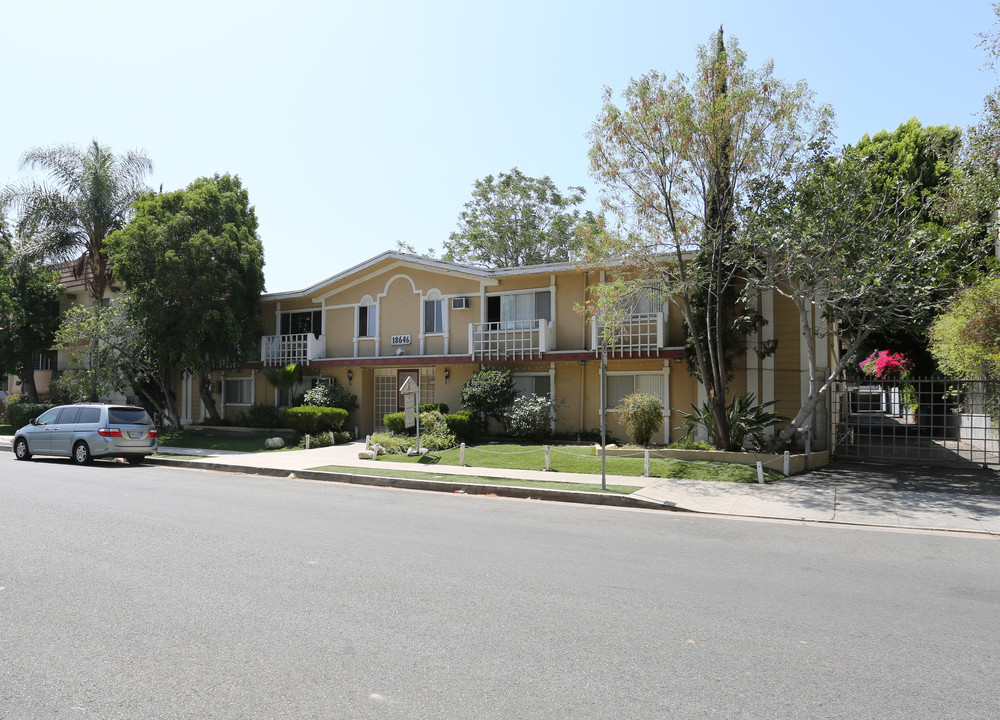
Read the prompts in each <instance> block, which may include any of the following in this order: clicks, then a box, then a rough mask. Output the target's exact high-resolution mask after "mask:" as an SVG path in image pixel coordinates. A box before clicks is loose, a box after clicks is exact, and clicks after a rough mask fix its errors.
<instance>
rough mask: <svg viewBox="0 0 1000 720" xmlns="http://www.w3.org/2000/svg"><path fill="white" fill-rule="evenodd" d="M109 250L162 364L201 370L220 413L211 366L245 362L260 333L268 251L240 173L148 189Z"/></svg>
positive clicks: (206, 395) (207, 397) (208, 398)
mask: <svg viewBox="0 0 1000 720" xmlns="http://www.w3.org/2000/svg"><path fill="white" fill-rule="evenodd" d="M108 251H109V254H110V257H111V259H112V261H113V262H114V265H115V272H116V273H118V275H119V276H120V277H121V279H122V280H123V281H124V282H125V286H126V293H127V295H128V297H129V299H130V308H131V310H132V312H133V313H134V314H135V317H136V320H137V321H138V322H140V323H141V326H142V328H143V331H144V332H145V333H147V337H148V340H149V342H150V345H151V347H152V348H153V350H154V354H155V356H156V358H157V359H158V361H159V363H160V364H161V365H162V366H163V367H167V368H173V369H174V370H176V371H178V372H182V373H190V374H193V375H196V376H198V378H199V383H198V386H199V390H200V393H201V398H202V400H203V402H204V403H205V407H206V409H207V410H208V413H209V416H210V417H211V418H212V419H213V420H218V419H219V414H218V410H217V408H216V406H215V401H214V398H213V397H212V393H211V382H210V379H211V373H212V371H213V370H216V369H220V368H225V367H235V366H241V365H242V364H243V362H244V361H245V360H246V358H247V356H249V355H250V354H251V352H252V351H253V349H254V348H255V347H256V345H257V343H258V342H259V338H260V331H261V320H260V294H261V292H263V290H264V251H263V246H262V245H261V242H260V238H259V237H257V215H256V213H255V212H254V209H253V207H252V206H251V205H250V199H249V196H248V194H247V191H246V190H245V189H244V188H243V185H242V183H241V182H240V180H239V178H238V177H235V176H231V175H215V176H214V177H211V178H199V179H198V180H195V181H194V182H193V183H191V185H189V186H188V187H187V189H185V190H178V191H176V192H171V193H159V194H158V193H147V194H145V195H143V196H142V197H141V198H140V199H139V200H138V201H137V203H136V214H135V217H134V218H133V219H132V221H131V222H130V223H129V224H128V226H127V227H126V228H125V229H124V230H120V231H119V232H117V233H115V234H113V235H112V236H111V237H110V238H109V239H108ZM171 411H172V414H175V408H173V407H171Z"/></svg>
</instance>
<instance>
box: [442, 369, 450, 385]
mask: <svg viewBox="0 0 1000 720" xmlns="http://www.w3.org/2000/svg"><path fill="white" fill-rule="evenodd" d="M450 377H451V370H449V369H448V368H445V369H444V384H445V385H447V384H448V378H450Z"/></svg>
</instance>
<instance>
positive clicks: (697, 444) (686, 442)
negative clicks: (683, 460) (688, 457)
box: [667, 438, 715, 450]
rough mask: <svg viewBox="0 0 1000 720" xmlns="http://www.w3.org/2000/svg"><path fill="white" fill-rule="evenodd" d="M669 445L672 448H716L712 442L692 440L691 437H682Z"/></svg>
mask: <svg viewBox="0 0 1000 720" xmlns="http://www.w3.org/2000/svg"><path fill="white" fill-rule="evenodd" d="M667 447H668V448H670V449H671V450H715V446H714V445H712V443H707V442H705V441H704V440H692V439H691V438H682V439H680V440H678V441H677V442H672V443H670V444H669V445H667Z"/></svg>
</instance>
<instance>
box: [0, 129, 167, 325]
mask: <svg viewBox="0 0 1000 720" xmlns="http://www.w3.org/2000/svg"><path fill="white" fill-rule="evenodd" d="M20 169H21V170H24V169H31V170H40V171H43V172H44V173H45V174H46V178H45V180H44V181H38V180H26V181H24V182H21V183H17V184H13V185H10V186H8V187H6V188H4V189H3V190H2V191H0V209H2V208H6V207H10V208H13V209H14V210H15V211H16V214H17V223H16V229H17V233H18V235H20V236H21V237H23V238H28V239H29V242H28V243H27V245H28V248H29V251H30V252H31V253H32V254H33V255H34V256H35V257H37V258H44V259H51V260H63V261H66V260H72V261H73V273H74V275H75V276H76V277H78V278H83V281H84V285H85V287H86V288H87V292H88V293H89V294H90V298H91V301H92V302H93V304H94V305H96V306H100V303H101V299H102V298H103V297H104V292H105V290H106V289H107V288H108V286H109V285H110V284H111V269H110V268H109V267H108V256H107V254H106V253H105V252H104V240H105V238H107V237H108V235H110V234H111V233H113V232H114V231H115V230H120V229H121V228H123V227H125V224H126V223H127V222H128V220H129V218H130V217H131V214H132V203H133V202H135V200H136V199H137V198H138V197H139V196H140V195H141V194H142V193H143V192H145V191H146V190H148V189H149V188H148V187H147V185H146V176H147V175H148V174H149V173H150V172H152V170H153V163H152V161H151V160H150V159H149V157H148V156H147V155H146V154H145V152H143V151H137V150H130V151H129V152H127V153H125V154H124V155H115V154H114V153H112V152H111V149H110V148H108V147H105V146H102V145H100V144H99V143H98V142H97V141H96V140H92V141H91V143H90V145H88V146H87V147H86V148H84V149H81V148H78V147H76V146H74V145H57V146H55V147H51V148H32V149H31V150H28V151H27V152H26V153H24V155H23V156H22V157H21V164H20Z"/></svg>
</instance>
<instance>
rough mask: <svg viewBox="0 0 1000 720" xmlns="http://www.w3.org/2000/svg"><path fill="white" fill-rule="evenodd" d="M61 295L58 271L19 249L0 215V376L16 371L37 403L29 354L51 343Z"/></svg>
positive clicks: (30, 400) (33, 373)
mask: <svg viewBox="0 0 1000 720" xmlns="http://www.w3.org/2000/svg"><path fill="white" fill-rule="evenodd" d="M61 294H62V285H60V284H59V275H58V273H56V272H55V271H54V270H52V269H51V268H47V267H44V266H41V265H34V264H32V263H31V262H30V261H29V260H28V259H27V257H25V255H24V254H23V253H20V252H18V246H17V244H16V243H14V242H13V239H12V237H11V236H10V234H9V233H8V232H7V228H6V225H5V224H4V222H3V216H0V375H7V374H11V373H12V374H16V375H17V376H18V378H20V380H21V385H22V387H23V389H24V394H25V395H26V396H27V398H28V401H29V402H32V403H37V402H38V390H37V389H36V387H35V367H34V363H33V362H32V356H33V355H36V354H39V353H43V352H45V351H47V350H48V349H49V348H51V347H52V345H53V342H54V340H55V333H56V328H58V327H59V296H60V295H61Z"/></svg>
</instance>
